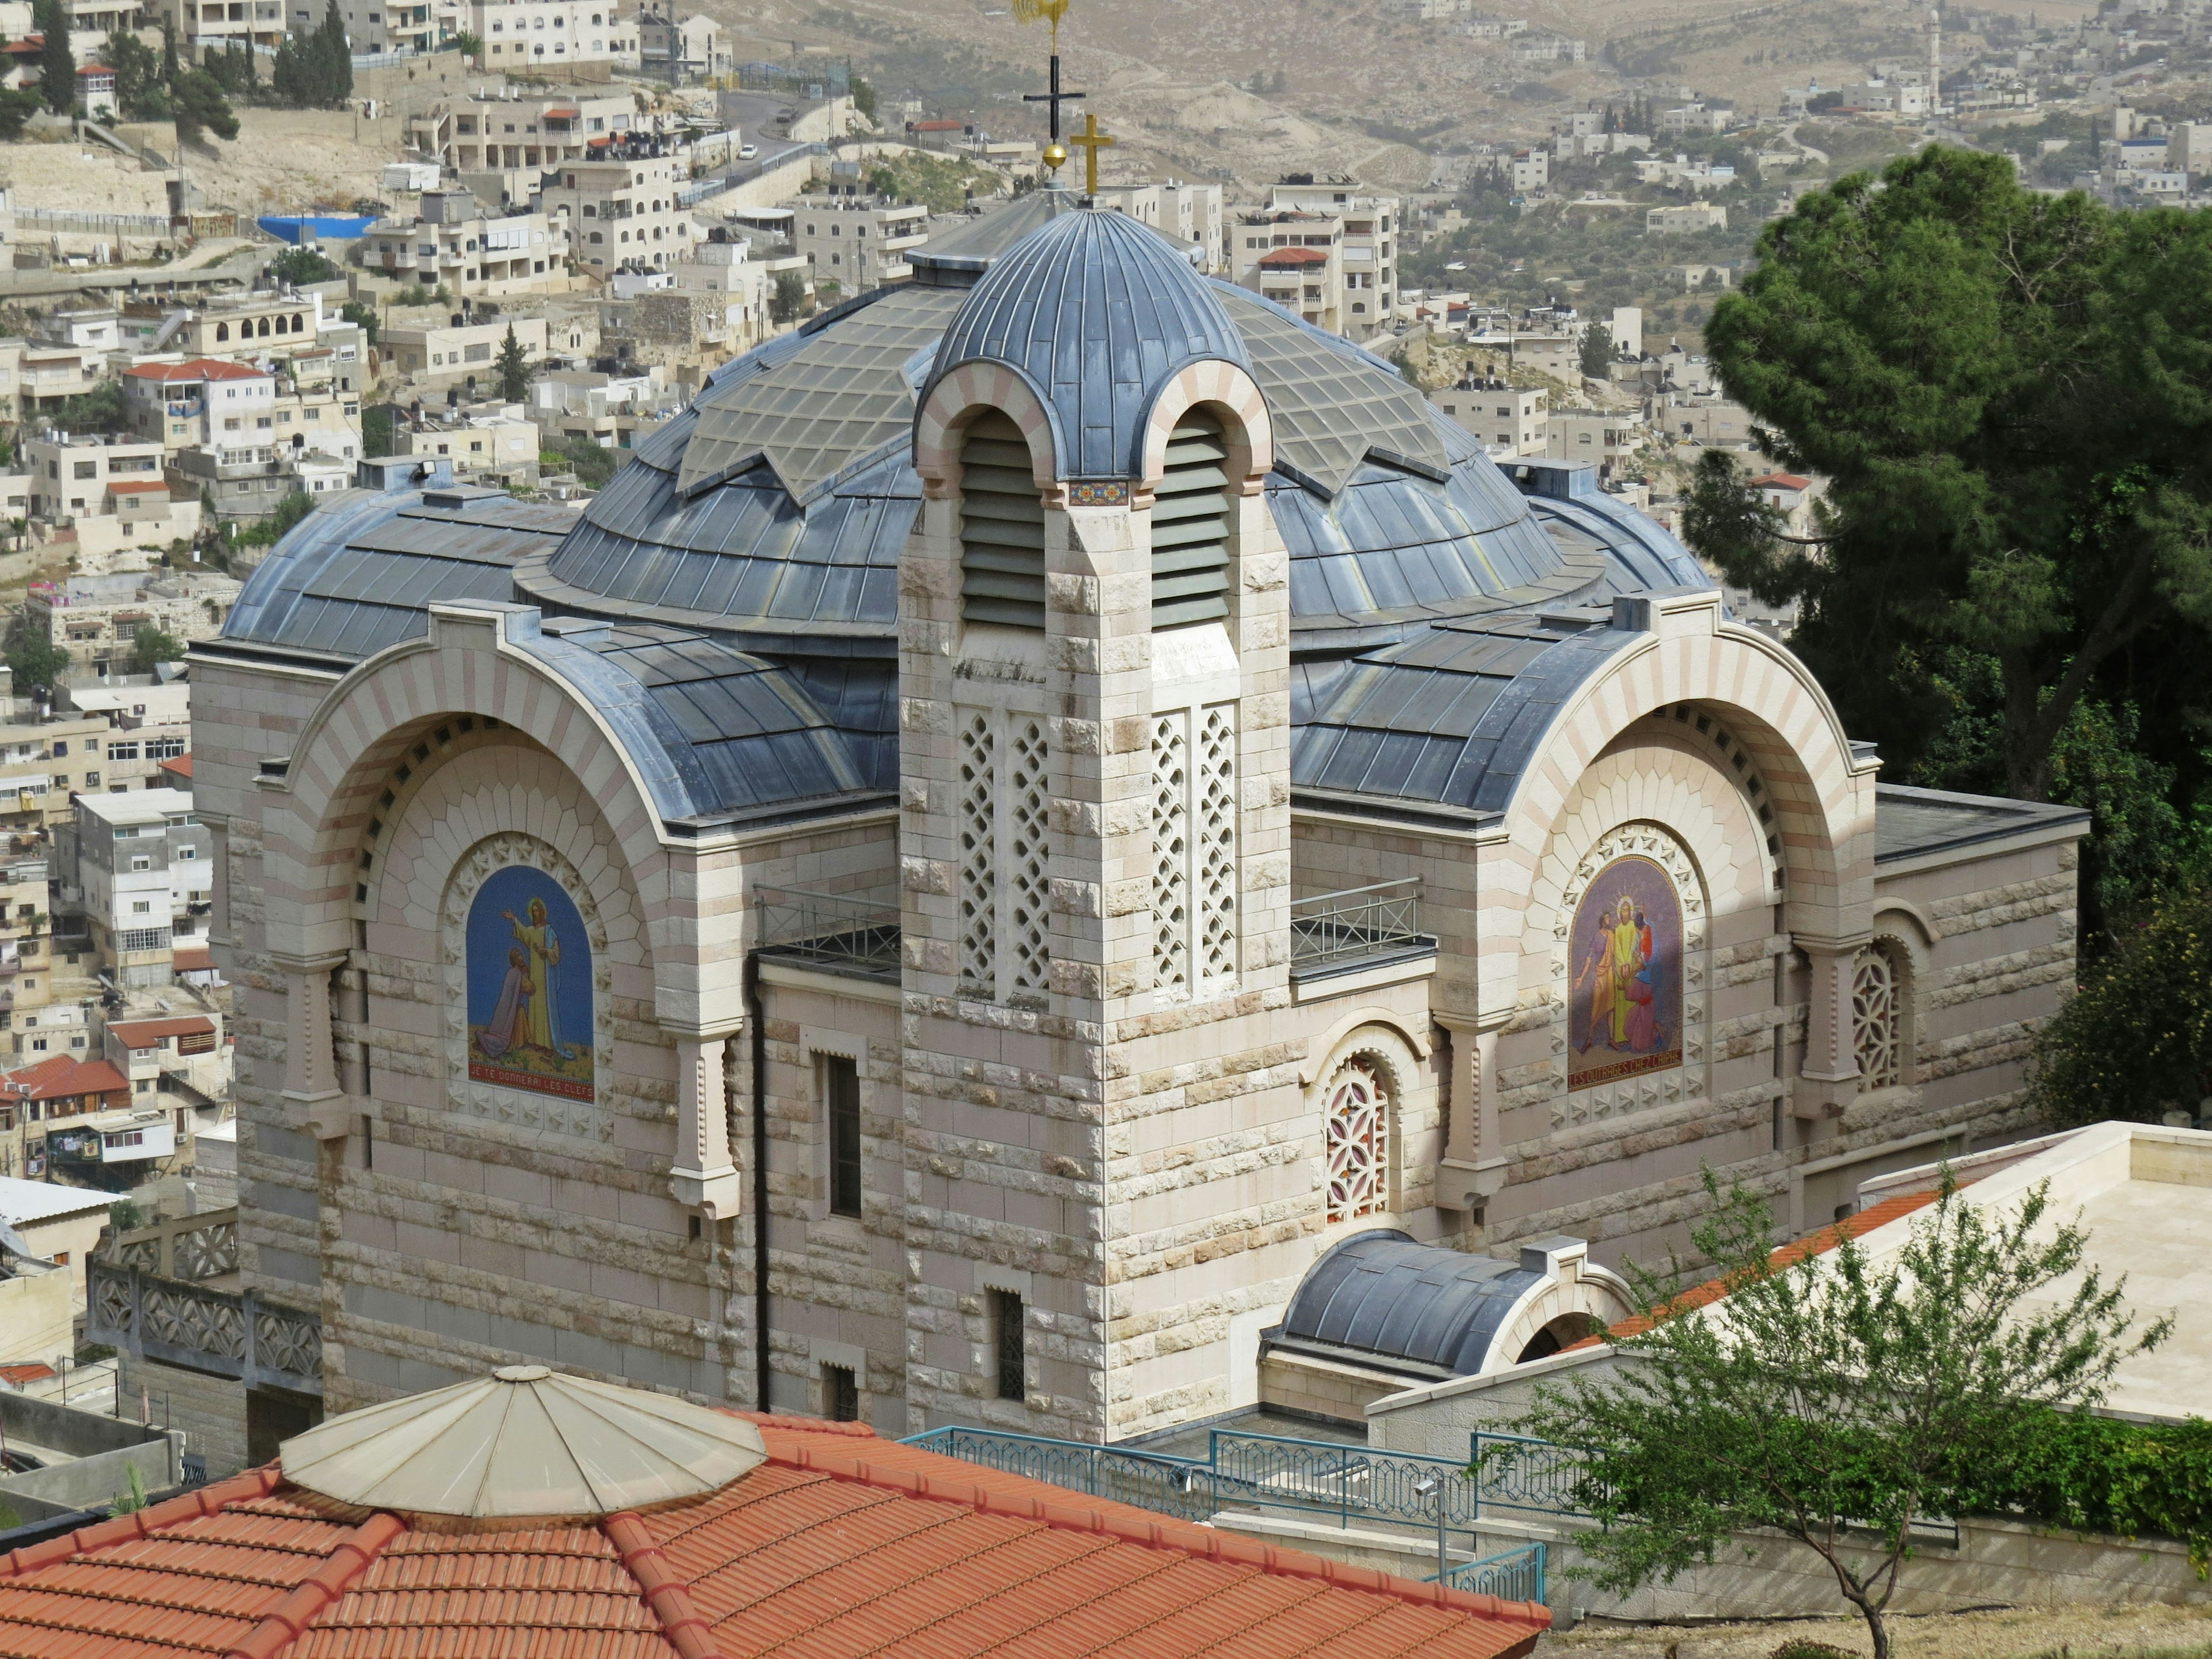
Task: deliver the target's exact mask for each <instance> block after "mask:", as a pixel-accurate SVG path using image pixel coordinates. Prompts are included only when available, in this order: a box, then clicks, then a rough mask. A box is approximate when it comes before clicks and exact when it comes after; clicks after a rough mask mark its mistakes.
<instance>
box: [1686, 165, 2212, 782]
mask: <svg viewBox="0 0 2212 1659" xmlns="http://www.w3.org/2000/svg"><path fill="white" fill-rule="evenodd" d="M1759 256H1760V257H1759V268H1758V269H1757V270H1755V271H1754V272H1753V274H1752V275H1751V276H1750V277H1749V278H1747V281H1746V282H1745V283H1744V286H1743V288H1742V289H1741V291H1739V292H1738V293H1735V294H1733V295H1723V296H1722V297H1721V299H1720V300H1719V301H1718V302H1717V305H1716V306H1715V307H1714V311H1713V316H1712V319H1711V323H1710V325H1708V326H1707V329H1706V339H1707V342H1708V344H1709V345H1710V347H1711V353H1712V356H1713V359H1714V362H1715V364H1716V366H1717V368H1718V369H1719V371H1720V374H1721V376H1722V380H1723V384H1724V385H1725V386H1727V388H1728V390H1729V392H1730V393H1731V394H1732V395H1733V396H1735V398H1738V399H1739V400H1740V401H1741V402H1742V403H1743V404H1745V406H1746V407H1747V408H1748V409H1749V410H1751V412H1752V414H1753V416H1754V418H1756V419H1757V420H1758V421H1759V422H1761V423H1762V425H1763V426H1764V428H1766V436H1765V444H1764V447H1765V448H1766V449H1767V451H1768V452H1769V453H1771V455H1773V457H1774V458H1775V459H1777V460H1778V461H1780V462H1781V463H1782V464H1783V465H1787V466H1790V467H1791V468H1793V469H1794V470H1797V471H1813V472H1817V473H1820V474H1822V475H1825V476H1826V477H1827V478H1828V479H1829V481H1830V483H1829V489H1828V516H1827V520H1826V523H1825V525H1824V526H1823V527H1822V532H1821V538H1820V551H1819V554H1818V556H1814V555H1813V554H1811V553H1808V551H1807V550H1804V549H1803V548H1802V547H1798V546H1792V545H1790V544H1784V543H1782V542H1780V541H1779V540H1778V538H1774V537H1772V536H1769V535H1762V534H1760V533H1759V531H1758V527H1757V526H1755V525H1753V524H1749V523H1747V522H1746V521H1745V520H1744V519H1743V517H1742V515H1741V514H1737V515H1735V517H1734V519H1733V520H1730V518H1729V514H1727V513H1722V512H1717V511H1715V510H1713V509H1714V506H1715V504H1714V503H1712V502H1711V501H1707V502H1705V503H1704V504H1703V506H1702V507H1701V509H1700V510H1701V511H1703V512H1705V513H1706V514H1707V516H1708V517H1709V518H1711V519H1717V520H1722V521H1723V522H1733V523H1734V525H1735V528H1736V529H1737V530H1739V531H1741V532H1743V533H1741V535H1737V536H1735V537H1728V536H1723V537H1719V538H1715V539H1713V540H1711V541H1710V542H1700V543H1699V544H1698V545H1699V550H1701V551H1703V552H1705V553H1706V555H1707V556H1709V557H1711V558H1712V559H1713V560H1714V561H1715V562H1716V563H1717V564H1718V565H1719V566H1720V567H1721V568H1722V569H1723V572H1724V573H1725V574H1726V575H1727V576H1728V577H1729V580H1732V581H1735V582H1737V583H1739V584H1741V585H1742V586H1748V587H1750V588H1752V589H1753V591H1755V592H1759V593H1760V594H1761V595H1762V596H1763V597H1767V598H1778V597H1794V598H1796V599H1801V600H1802V602H1803V606H1804V610H1803V620H1802V623H1801V624H1800V627H1799V629H1798V632H1797V635H1796V638H1795V640H1794V641H1793V643H1795V644H1796V646H1797V647H1798V648H1799V649H1800V650H1801V652H1802V654H1803V655H1804V656H1805V657H1806V658H1807V659H1808V661H1809V662H1810V663H1811V664H1812V665H1813V666H1814V669H1815V671H1818V672H1819V673H1820V677H1821V678H1822V680H1823V682H1824V684H1826V685H1827V687H1828V688H1829V690H1830V692H1831V694H1832V696H1834V697H1835V698H1836V700H1837V702H1838V705H1839V706H1840V708H1841V709H1842V712H1843V714H1844V719H1845V721H1846V723H1847V724H1848V725H1850V726H1851V727H1852V729H1853V730H1854V731H1855V732H1858V733H1861V734H1863V735H1865V736H1868V737H1870V738H1875V740H1876V741H1877V742H1879V743H1880V744H1881V746H1882V748H1883V750H1884V751H1885V752H1886V753H1887V754H1888V755H1889V756H1890V757H1891V758H1892V760H1893V763H1898V762H1903V763H1906V764H1908V765H1909V764H1910V763H1911V761H1912V760H1913V759H1914V757H1917V755H1918V754H1919V753H1920V752H1921V750H1923V748H1924V747H1925V745H1926V744H1927V743H1928V741H1929V737H1930V734H1931V732H1932V731H1933V730H1934V729H1935V726H1936V724H1937V723H1938V722H1939V720H1940V718H1941V715H1942V708H1941V699H1940V698H1939V697H1938V696H1937V695H1936V688H1934V687H1933V686H1932V685H1931V684H1929V679H1928V678H1927V674H1926V672H1925V665H1926V664H1927V663H1928V662H1929V661H1930V660H1932V659H1935V658H1936V657H1938V656H1940V655H1941V654H1942V653H1945V652H1947V651H1949V650H1953V649H1958V648H1963V649H1966V650H1968V651H1972V652H1976V653H1982V654H1984V655H1985V656H1987V657H1989V658H1990V659H1994V660H1995V662H1996V665H1997V669H1998V674H1999V679H2000V683H2001V684H2000V693H2001V708H2000V711H1999V720H2000V727H1999V744H1998V747H1999V752H2000V756H2001V759H2002V775H2003V783H2004V787H2005V788H2006V790H2007V791H2008V793H2012V794H2014V795H2016V796H2019V797H2021V798H2022V799H2031V800H2040V799H2048V798H2049V797H2050V796H2051V792H2052V788H2053V783H2054V767H2055V765H2056V757H2057V746H2058V743H2059V739H2060V737H2061V735H2062V734H2063V732H2065V731H2066V730H2067V729H2068V726H2069V721H2070V720H2072V718H2073V716H2074V711H2075V708H2076V707H2077V705H2079V704H2080V703H2081V701H2082V700H2083V699H2084V698H2085V697H2086V696H2089V695H2090V694H2091V693H2092V691H2093V688H2094V686H2095V685H2096V684H2097V682H2098V680H2099V678H2100V675H2106V674H2108V673H2111V672H2112V671H2116V670H2117V669H2118V668H2119V667H2120V666H2122V665H2124V662H2125V660H2126V658H2127V656H2128V654H2129V653H2130V652H2133V651H2136V650H2138V649H2140V648H2142V647H2144V646H2146V645H2148V644H2149V643H2150V642H2151V641H2154V640H2163V641H2166V643H2167V645H2168V646H2169V647H2171V648H2172V649H2173V650H2176V651H2179V652H2181V653H2185V654H2193V653H2201V652H2202V650H2203V645H2204V643H2205V642H2206V633H2207V629H2208V627H2212V441H2208V440H2212V401H2208V400H2207V399H2205V398H2204V397H2203V394H2202V392H2201V391H2200V390H2199V388H2200V387H2201V386H2202V385H2203V379H2204V377H2205V375H2206V374H2207V373H2208V371H2212V216H2207V215H2202V214H2196V215H2192V214H2186V213H2183V212H2180V211H2178V210H2157V211H2154V212H2146V213H2127V214H2118V215H2116V214H2114V213H2112V212H2111V211H2109V210H2106V209H2105V208H2103V207H2102V206H2100V204H2097V203H2095V202H2094V201H2092V200H2091V199H2089V198H2088V197H2085V196H2082V195H2080V194H2074V195H2069V196H2063V197H2045V196H2037V195H2034V194H2032V193H2031V192H2029V191H2026V190H2023V189H2022V188H2021V186H2020V185H2019V184H2018V183H2017V182H2016V181H2015V178H2014V176H2013V172H2012V167H2011V165H2010V163H2009V162H2008V161H2006V160H2005V158H2003V157H2002V156H2000V155H1982V154H1978V153H1973V152H1968V151H1963V150H1955V149H1944V148H1942V147H1940V146H1930V147H1929V149H1927V150H1926V151H1924V152H1923V153H1922V154H1921V155H1917V156H1911V157H1907V158H1904V159H1901V160H1899V161H1895V162H1893V163H1892V164H1891V165H1890V166H1889V167H1887V170H1886V171H1885V173H1884V174H1883V176H1882V179H1881V181H1880V187H1879V188H1877V181H1876V180H1875V179H1873V178H1872V177H1870V176H1869V175H1866V174H1855V175H1852V176H1850V177H1847V178H1845V179H1841V180H1838V182H1837V183H1836V184H1835V185H1832V186H1831V187H1829V188H1828V189H1826V190H1825V191H1813V192H1810V193H1808V195H1806V196H1804V197H1801V198H1800V199H1799V201H1798V204H1797V205H1796V209H1795V210H1794V211H1793V212H1792V213H1791V214H1790V216H1788V217H1786V218H1784V219H1782V220H1779V221H1777V222H1775V223H1774V224H1773V225H1771V226H1770V227H1769V228H1767V229H1766V230H1765V232H1764V233H1763V234H1762V235H1761V237H1760V240H1759ZM1700 483H1701V484H1702V483H1705V478H1704V477H1703V475H1701V477H1700Z"/></svg>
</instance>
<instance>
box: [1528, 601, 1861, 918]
mask: <svg viewBox="0 0 2212 1659" xmlns="http://www.w3.org/2000/svg"><path fill="white" fill-rule="evenodd" d="M1616 604H1617V605H1619V606H1621V607H1625V608H1628V609H1629V610H1630V611H1632V616H1631V617H1630V618H1628V619H1627V620H1630V621H1632V622H1633V621H1634V620H1636V617H1634V615H1633V612H1634V611H1637V610H1638V609H1639V608H1640V609H1641V610H1643V611H1647V612H1648V613H1649V614H1648V615H1646V616H1644V617H1643V618H1642V620H1643V622H1644V627H1643V628H1641V629H1639V630H1638V631H1639V632H1640V634H1641V637H1640V638H1639V639H1638V641H1636V642H1635V643H1633V644H1632V645H1630V646H1628V647H1626V648H1625V649H1622V650H1620V651H1617V652H1615V653H1613V655H1612V656H1611V657H1610V658H1608V659H1607V661H1606V663H1605V664H1604V665H1603V666H1602V667H1601V669H1600V670H1599V671H1597V672H1595V673H1594V674H1592V675H1591V676H1590V677H1589V678H1588V679H1586V680H1585V681H1584V682H1583V684H1581V685H1580V686H1578V687H1577V688H1576V690H1575V691H1574V693H1573V694H1572V696H1570V697H1568V698H1567V699H1566V700H1565V702H1563V703H1562V704H1561V705H1560V707H1559V710H1558V711H1557V713H1556V714H1554V715H1553V718H1552V720H1550V722H1549V723H1548V726H1547V729H1545V730H1544V731H1543V732H1541V734H1539V735H1537V736H1535V737H1534V746H1533V748H1532V749H1531V750H1530V752H1531V754H1532V755H1533V757H1534V759H1533V760H1532V763H1531V764H1530V765H1529V767H1528V770H1527V771H1526V772H1525V773H1524V774H1523V775H1522V776H1521V778H1520V779H1519V780H1518V781H1517V783H1516V787H1514V789H1513V792H1512V794H1511V796H1510V799H1509V801H1508V803H1507V805H1506V807H1505V814H1504V818H1505V822H1504V831H1505V834H1504V839H1503V843H1502V845H1501V847H1500V848H1499V854H1498V858H1497V861H1496V863H1495V864H1494V865H1493V874H1492V884H1491V890H1492V892H1498V893H1500V894H1501V896H1504V895H1510V893H1511V892H1512V891H1514V890H1515V888H1514V885H1513V884H1514V883H1515V882H1516V875H1515V873H1514V871H1515V868H1516V866H1517V867H1518V871H1519V872H1520V874H1519V876H1518V878H1517V879H1519V880H1521V881H1523V882H1525V881H1527V880H1528V879H1531V878H1534V874H1535V872H1536V868H1537V866H1538V864H1539V863H1540V861H1541V859H1542V857H1543V856H1544V853H1545V850H1546V848H1547V846H1548V845H1549V842H1550V839H1551V836H1552V834H1553V829H1554V827H1555V826H1556V824H1557V823H1558V822H1559V817H1560V814H1561V813H1562V811H1564V810H1565V807H1566V805H1567V803H1568V800H1569V799H1570V797H1571V794H1572V793H1573V791H1574V789H1575V787H1576V785H1577V781H1578V780H1579V779H1580V777H1581V776H1582V775H1583V771H1584V770H1585V769H1587V768H1588V767H1589V764H1590V763H1591V762H1592V761H1593V760H1595V758H1596V757H1598V756H1600V755H1601V754H1602V753H1603V752H1604V751H1605V750H1606V749H1607V747H1608V746H1609V745H1610V744H1612V743H1613V740H1614V739H1615V738H1618V737H1619V736H1620V734H1621V733H1622V732H1624V731H1625V730H1626V728H1627V727H1629V726H1632V724H1634V723H1635V722H1636V721H1638V720H1642V719H1644V717H1645V716H1647V715H1649V714H1652V713H1653V712H1655V711H1656V710H1657V709H1659V708H1664V707H1668V706H1670V705H1675V704H1681V703H1699V704H1703V705H1705V706H1708V707H1711V708H1714V709H1716V710H1717V711H1720V712H1723V713H1724V714H1725V715H1726V717H1727V719H1728V720H1729V722H1730V725H1731V726H1732V728H1733V729H1734V731H1735V734H1736V736H1737V738H1739V739H1740V740H1741V743H1742V744H1744V746H1745V748H1746V749H1747V750H1748V751H1749V752H1750V753H1751V754H1752V755H1753V756H1754V757H1756V760H1757V762H1758V764H1759V770H1760V773H1761V775H1763V776H1764V778H1765V781H1766V785H1767V789H1768V793H1769V796H1770V798H1771V800H1772V802H1773V804H1774V811H1775V815H1776V820H1777V822H1778V825H1779V833H1778V841H1779V849H1778V850H1779V855H1780V857H1781V859H1782V861H1783V865H1784V870H1785V872H1786V888H1787V898H1786V901H1785V903H1786V912H1787V917H1788V921H1789V926H1790V931H1791V932H1792V933H1797V934H1799V935H1801V936H1809V937H1812V938H1815V939H1844V938H1850V937H1852V936H1855V935H1856V934H1858V933H1863V931H1864V929H1865V927H1866V919H1867V915H1868V908H1869V904H1870V902H1871V901H1872V898H1873V887H1874V775H1875V769H1876V763H1875V762H1873V761H1872V760H1871V759H1865V760H1863V759H1861V758H1860V757H1857V756H1856V755H1855V754H1854V753H1853V751H1852V749H1851V746H1850V740H1849V739H1848V738H1846V737H1845V736H1844V731H1843V726H1842V724H1841V722H1840V721H1839V720H1838V719H1837V716H1836V712H1835V708H1834V707H1833V705H1832V704H1831V703H1830V702H1829V701H1828V699H1827V696H1826V693H1825V692H1823V691H1822V690H1820V684H1819V683H1818V682H1817V681H1815V680H1814V678H1813V676H1812V673H1811V671H1809V670H1808V669H1807V668H1806V667H1805V665H1803V664H1802V663H1801V662H1799V661H1798V660H1797V659H1796V658H1795V657H1794V656H1792V655H1790V653H1789V652H1788V651H1787V650H1785V649H1784V648H1783V647H1780V646H1778V645H1776V644H1774V643H1773V642H1772V641H1769V640H1767V639H1765V637H1764V636H1763V635H1759V633H1757V632H1756V631H1755V630H1753V629H1748V628H1742V627H1739V626H1737V625H1735V624H1734V623H1725V622H1723V620H1722V619H1721V614H1720V607H1721V596H1720V595H1719V594H1718V593H1717V592H1711V591H1705V590H1700V591H1697V592H1687V593H1679V594H1660V595H1653V596H1648V597H1644V598H1642V599H1637V600H1620V601H1617V602H1616ZM1519 890H1521V891H1526V890H1527V888H1526V886H1525V885H1524V886H1522V887H1521V888H1520V889H1519ZM1500 921H1503V918H1500Z"/></svg>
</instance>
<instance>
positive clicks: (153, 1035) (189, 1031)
mask: <svg viewBox="0 0 2212 1659" xmlns="http://www.w3.org/2000/svg"><path fill="white" fill-rule="evenodd" d="M107 1029H108V1030H111V1031H112V1032H114V1033H115V1035H116V1036H118V1037H119V1038H121V1039H122V1042H123V1046H124V1047H125V1048H155V1047H157V1046H159V1045H160V1044H161V1042H165V1041H166V1040H167V1039H168V1038H170V1037H173V1036H214V1035H215V1022H214V1021H213V1020H211V1019H210V1018H208V1017H207V1016H206V1015H205V1014H194V1015H191V1016H189V1017H187V1018H182V1019H118V1020H111V1021H109V1022H108V1026H107Z"/></svg>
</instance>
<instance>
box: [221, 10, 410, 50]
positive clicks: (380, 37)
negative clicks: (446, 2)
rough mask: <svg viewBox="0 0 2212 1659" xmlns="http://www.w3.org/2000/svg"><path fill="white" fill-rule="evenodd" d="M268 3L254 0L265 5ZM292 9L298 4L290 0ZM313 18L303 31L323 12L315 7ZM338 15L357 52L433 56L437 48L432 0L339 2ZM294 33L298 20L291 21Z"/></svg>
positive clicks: (317, 22)
mask: <svg viewBox="0 0 2212 1659" xmlns="http://www.w3.org/2000/svg"><path fill="white" fill-rule="evenodd" d="M253 3H255V4H263V5H265V4H267V3H269V0H253ZM292 4H293V6H294V7H295V8H297V7H298V6H299V5H300V0H292ZM313 9H314V15H313V17H311V18H309V19H307V21H306V24H305V27H307V28H310V29H312V28H313V27H315V26H316V25H317V24H319V23H320V22H321V21H322V20H323V13H322V9H321V8H320V7H319V6H318V7H314V8H313ZM338 9H339V15H341V16H343V18H344V19H345V26H346V39H347V40H348V41H349V42H350V43H351V44H352V46H353V49H354V50H355V51H356V52H435V51H436V50H437V47H438V40H439V37H440V24H439V18H438V15H437V11H438V9H437V8H436V7H435V6H434V5H433V4H432V3H431V0H399V3H394V0H339V8H338ZM294 27H295V29H298V28H299V27H301V23H300V20H299V19H298V18H297V17H296V16H295V19H294Z"/></svg>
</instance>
